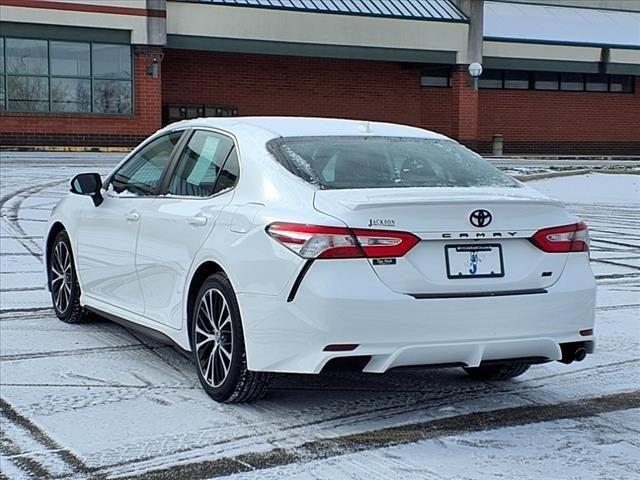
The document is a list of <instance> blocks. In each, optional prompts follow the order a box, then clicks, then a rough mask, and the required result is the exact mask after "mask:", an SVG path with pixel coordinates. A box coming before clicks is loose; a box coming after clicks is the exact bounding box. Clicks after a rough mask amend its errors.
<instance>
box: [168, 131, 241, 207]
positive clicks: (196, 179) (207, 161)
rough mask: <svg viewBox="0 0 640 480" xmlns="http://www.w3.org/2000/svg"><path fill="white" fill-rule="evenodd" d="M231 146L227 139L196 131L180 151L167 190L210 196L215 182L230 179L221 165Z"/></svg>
mask: <svg viewBox="0 0 640 480" xmlns="http://www.w3.org/2000/svg"><path fill="white" fill-rule="evenodd" d="M232 149H233V141H232V140H231V139H230V138H228V137H225V136H224V135H218V134H216V133H213V132H208V131H204V130H196V131H195V132H194V134H193V135H192V136H191V139H190V140H189V143H188V144H187V146H186V147H185V148H184V150H183V152H182V156H181V157H180V160H179V162H178V165H177V166H176V169H175V171H174V173H173V175H172V176H171V180H170V181H169V187H168V189H167V193H168V194H170V195H180V196H189V197H209V196H211V195H213V194H214V193H217V191H214V187H216V182H217V181H220V182H224V183H228V182H229V178H230V177H229V176H228V175H227V173H225V172H224V171H223V166H224V164H225V161H226V160H227V157H228V156H229V152H230V151H231V150H232ZM236 165H237V162H236ZM235 175H236V176H237V168H236V173H235ZM232 176H233V174H232ZM222 177H224V178H222ZM233 181H234V182H235V178H234V180H233Z"/></svg>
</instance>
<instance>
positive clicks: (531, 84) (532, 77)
mask: <svg viewBox="0 0 640 480" xmlns="http://www.w3.org/2000/svg"><path fill="white" fill-rule="evenodd" d="M488 70H496V71H499V72H501V74H500V77H501V80H500V84H501V86H500V87H483V86H482V85H480V84H479V85H478V89H479V90H513V91H527V90H532V91H535V92H564V93H587V94H591V93H614V94H625V93H626V94H634V93H636V88H635V78H636V76H637V75H629V74H615V73H605V74H603V75H605V77H606V79H607V83H606V85H607V89H606V90H589V89H588V88H587V84H588V83H589V81H588V80H587V77H588V76H589V75H592V74H591V73H584V72H556V71H543V70H514V69H509V68H506V69H501V68H495V69H488ZM518 71H521V72H526V74H527V76H528V87H527V88H514V87H507V86H506V82H507V78H506V75H507V72H518ZM538 72H541V73H553V74H556V76H557V79H558V82H557V84H558V88H556V89H540V88H536V86H535V84H536V73H538ZM568 73H572V74H578V75H581V77H582V89H580V90H577V89H576V90H571V89H563V88H562V82H563V80H562V76H563V75H564V74H568ZM614 77H626V78H630V79H631V81H630V86H631V89H630V90H628V91H624V90H621V91H615V90H612V89H611V85H612V80H613V78H614ZM481 78H482V77H481Z"/></svg>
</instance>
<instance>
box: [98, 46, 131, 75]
mask: <svg viewBox="0 0 640 480" xmlns="http://www.w3.org/2000/svg"><path fill="white" fill-rule="evenodd" d="M93 76H94V77H98V78H131V47H130V46H129V45H111V44H106V43H94V44H93Z"/></svg>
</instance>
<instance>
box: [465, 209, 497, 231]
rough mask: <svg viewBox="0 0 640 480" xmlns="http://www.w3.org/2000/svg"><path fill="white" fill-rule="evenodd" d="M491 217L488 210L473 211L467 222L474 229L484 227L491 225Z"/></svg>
mask: <svg viewBox="0 0 640 480" xmlns="http://www.w3.org/2000/svg"><path fill="white" fill-rule="evenodd" d="M492 219H493V217H492V216H491V212H489V211H488V210H474V211H473V212H471V215H470V216H469V221H470V222H471V225H473V226H474V227H479V228H481V227H486V226H487V225H489V224H490V223H491V220H492Z"/></svg>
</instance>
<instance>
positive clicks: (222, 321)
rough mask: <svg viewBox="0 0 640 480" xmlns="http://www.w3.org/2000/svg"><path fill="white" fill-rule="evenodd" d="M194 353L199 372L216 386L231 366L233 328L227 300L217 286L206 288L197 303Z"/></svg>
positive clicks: (220, 383) (208, 382)
mask: <svg viewBox="0 0 640 480" xmlns="http://www.w3.org/2000/svg"><path fill="white" fill-rule="evenodd" d="M195 340H196V342H195V343H196V345H195V348H196V356H197V359H198V366H199V368H200V371H201V372H202V375H203V377H204V379H205V381H206V382H207V384H208V385H209V386H211V387H214V388H216V387H219V386H220V385H222V383H223V382H224V381H225V379H226V378H227V376H228V374H229V370H230V368H231V352H232V351H233V328H232V325H231V312H230V310H229V305H228V304H227V300H226V299H225V298H224V295H223V294H222V292H221V291H220V290H218V289H215V288H211V289H209V290H207V291H206V292H205V293H204V295H202V298H201V300H200V304H199V305H198V314H197V316H196V325H195Z"/></svg>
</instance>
